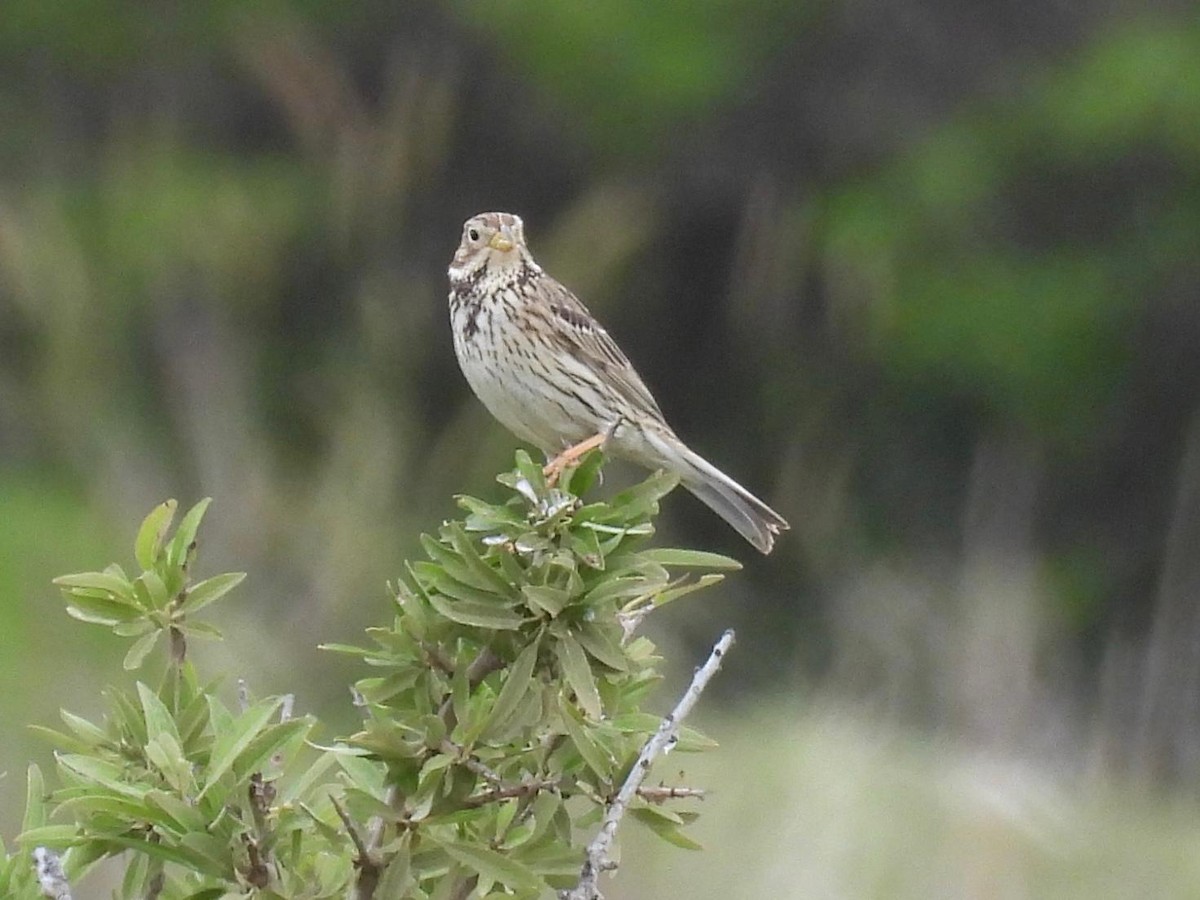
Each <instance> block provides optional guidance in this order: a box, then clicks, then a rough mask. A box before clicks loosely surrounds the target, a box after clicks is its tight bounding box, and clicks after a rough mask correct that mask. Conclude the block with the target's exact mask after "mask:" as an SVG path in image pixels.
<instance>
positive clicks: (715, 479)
mask: <svg viewBox="0 0 1200 900" xmlns="http://www.w3.org/2000/svg"><path fill="white" fill-rule="evenodd" d="M647 437H649V438H650V440H651V442H652V443H654V444H658V445H659V447H658V449H659V451H660V452H662V453H663V455H664V457H666V458H667V459H669V460H670V461H671V462H672V463H673V465H672V466H671V468H673V469H674V470H675V471H676V472H678V473H679V480H680V483H681V484H682V485H683V486H684V487H685V488H687V489H688V490H689V491H691V493H692V494H694V495H695V496H696V498H697V499H699V500H700V501H701V502H702V503H704V504H705V505H706V506H707V507H708V508H709V509H711V510H712V511H713V512H715V513H716V514H717V515H718V516H720V517H721V518H722V519H724V520H725V521H726V522H728V523H729V524H730V525H731V526H733V528H734V530H736V531H737V533H738V534H740V535H741V536H742V537H744V538H745V539H746V540H748V541H749V542H750V543H751V544H753V545H754V547H755V549H757V550H758V551H760V552H761V553H770V552H771V548H772V547H773V546H774V544H775V536H776V535H777V534H779V532H781V531H786V530H787V529H788V527H789V526H788V523H787V522H786V521H785V520H784V518H783V516H781V515H779V513H777V512H775V510H773V509H771V507H769V506H767V504H765V503H763V502H762V501H761V500H759V499H758V498H757V497H755V496H754V495H753V494H752V493H750V492H749V491H748V490H746V489H745V488H744V487H742V486H741V485H740V484H738V483H737V482H736V481H734V480H733V479H732V478H730V477H729V476H728V475H726V474H725V473H724V472H722V471H721V470H720V469H718V468H717V467H716V466H714V465H713V464H712V463H710V462H709V461H708V460H706V459H705V458H704V457H703V456H701V455H700V454H698V453H696V452H694V451H692V450H691V449H689V448H688V447H687V446H686V445H684V444H683V443H682V442H681V441H679V439H678V438H675V439H674V440H672V439H671V438H661V437H659V436H658V435H653V436H650V435H647ZM672 437H673V436H672Z"/></svg>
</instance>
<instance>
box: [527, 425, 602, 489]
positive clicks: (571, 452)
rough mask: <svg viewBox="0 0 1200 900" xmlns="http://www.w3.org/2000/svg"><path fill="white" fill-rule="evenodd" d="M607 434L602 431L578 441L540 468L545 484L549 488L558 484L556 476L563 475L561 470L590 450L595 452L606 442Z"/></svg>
mask: <svg viewBox="0 0 1200 900" xmlns="http://www.w3.org/2000/svg"><path fill="white" fill-rule="evenodd" d="M608 436H609V432H607V431H602V432H600V433H599V434H593V435H592V436H591V437H590V438H587V439H586V440H582V441H580V442H579V443H578V444H572V445H571V446H570V447H568V448H567V449H566V450H564V451H563V452H562V453H560V454H558V456H556V457H554V459H552V460H550V461H549V462H548V463H546V465H544V466H543V467H542V474H543V475H545V476H546V484H548V485H549V486H550V487H554V485H555V484H556V483H557V482H558V476H560V475H561V474H562V473H563V469H565V468H566V467H567V466H570V465H573V464H574V463H577V462H578V461H579V459H580V457H582V456H583V455H584V454H586V453H587V452H588V451H590V450H595V449H596V448H597V447H599V446H601V445H602V444H603V443H604V442H605V441H607V440H608Z"/></svg>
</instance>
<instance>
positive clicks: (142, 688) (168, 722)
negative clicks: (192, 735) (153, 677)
mask: <svg viewBox="0 0 1200 900" xmlns="http://www.w3.org/2000/svg"><path fill="white" fill-rule="evenodd" d="M137 692H138V699H139V700H141V702H142V715H143V717H144V719H145V722H146V737H147V738H148V739H149V740H154V739H155V738H157V737H158V736H159V735H161V734H167V735H170V736H171V738H172V739H173V740H174V741H175V743H176V744H179V743H180V740H179V730H178V729H177V728H176V726H175V719H174V717H173V716H172V715H171V712H170V710H168V709H167V707H166V706H165V705H163V702H162V701H161V700H160V699H158V696H157V695H156V694H155V693H154V691H152V690H150V688H148V687H146V685H144V684H142V683H141V682H140V681H139V682H138V683H137Z"/></svg>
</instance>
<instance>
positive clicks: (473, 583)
mask: <svg viewBox="0 0 1200 900" xmlns="http://www.w3.org/2000/svg"><path fill="white" fill-rule="evenodd" d="M421 549H422V550H424V551H425V555H426V556H428V557H429V558H430V560H432V562H431V563H427V562H424V561H420V562H417V563H415V564H414V565H415V567H416V569H417V571H418V572H420V573H422V574H423V575H424V576H425V577H426V578H427V580H428V581H430V582H432V583H434V584H437V585H439V586H440V585H441V584H444V583H446V579H450V580H453V581H456V582H458V583H459V584H461V585H464V586H465V587H467V588H470V589H471V590H472V592H474V591H480V592H482V596H485V597H486V596H490V595H492V594H495V593H500V594H501V595H507V594H511V593H512V588H511V587H510V586H509V585H508V584H501V586H500V588H499V591H497V588H496V585H495V584H494V583H493V582H492V581H491V580H490V579H488V578H486V577H484V576H483V575H481V574H480V573H479V572H478V571H476V570H475V569H474V568H473V567H472V566H470V565H469V564H468V563H467V562H466V560H464V559H463V558H462V556H460V555H459V553H458V552H457V551H456V550H453V549H451V548H450V547H447V546H445V545H444V544H441V543H440V542H439V541H438V540H437V538H435V537H433V536H431V535H428V534H423V535H421ZM439 569H440V570H441V571H440V572H439V571H438V570H439ZM439 576H441V579H440V580H439ZM447 593H450V592H449V591H447ZM452 596H457V595H452ZM468 599H482V598H481V596H480V595H478V594H475V593H471V594H470V595H468Z"/></svg>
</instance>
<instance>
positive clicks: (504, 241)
mask: <svg viewBox="0 0 1200 900" xmlns="http://www.w3.org/2000/svg"><path fill="white" fill-rule="evenodd" d="M488 246H489V247H491V248H492V249H493V250H499V251H501V252H502V253H503V252H507V251H509V250H511V249H512V248H513V240H512V237H511V236H510V235H509V232H508V229H507V228H504V227H503V226H502V227H501V228H500V230H499V231H497V232H496V233H495V234H493V235H492V239H491V240H490V241H488Z"/></svg>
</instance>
